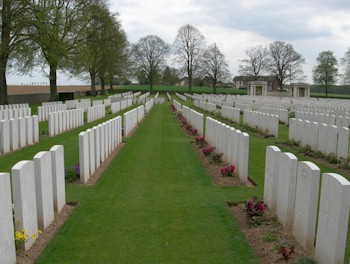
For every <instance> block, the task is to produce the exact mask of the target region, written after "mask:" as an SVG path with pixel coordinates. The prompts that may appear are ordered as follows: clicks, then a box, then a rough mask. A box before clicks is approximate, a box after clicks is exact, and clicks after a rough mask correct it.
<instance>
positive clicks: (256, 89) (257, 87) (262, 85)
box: [248, 81, 267, 96]
mask: <svg viewBox="0 0 350 264" xmlns="http://www.w3.org/2000/svg"><path fill="white" fill-rule="evenodd" d="M248 95H259V96H267V82H263V81H251V82H250V83H249V86H248Z"/></svg>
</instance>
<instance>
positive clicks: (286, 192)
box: [276, 153, 298, 230]
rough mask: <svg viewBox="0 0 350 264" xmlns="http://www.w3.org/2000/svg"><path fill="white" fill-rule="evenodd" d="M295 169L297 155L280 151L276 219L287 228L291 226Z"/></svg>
mask: <svg viewBox="0 0 350 264" xmlns="http://www.w3.org/2000/svg"><path fill="white" fill-rule="evenodd" d="M297 169H298V159H297V157H295V156H294V155H293V154H292V153H281V156H280V166H279V177H278V188H277V207H276V214H277V218H278V220H279V221H280V222H281V224H282V225H283V226H284V227H285V228H286V229H288V230H291V229H292V226H293V218H294V205H295V192H296V183H297Z"/></svg>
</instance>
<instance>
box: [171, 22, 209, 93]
mask: <svg viewBox="0 0 350 264" xmlns="http://www.w3.org/2000/svg"><path fill="white" fill-rule="evenodd" d="M204 48H205V38H204V36H203V35H202V33H201V32H200V31H199V30H198V29H197V28H195V27H193V26H191V25H188V24H187V25H185V26H182V27H181V28H180V29H179V30H178V32H177V35H176V38H175V42H174V52H175V56H176V57H175V61H176V62H177V63H179V64H180V65H181V70H182V72H184V73H186V74H187V76H188V88H189V90H190V91H191V90H192V81H193V78H194V77H195V76H196V74H197V73H198V71H199V69H200V59H201V56H202V53H203V50H204Z"/></svg>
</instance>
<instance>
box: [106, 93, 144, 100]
mask: <svg viewBox="0 0 350 264" xmlns="http://www.w3.org/2000/svg"><path fill="white" fill-rule="evenodd" d="M140 94H141V92H136V93H135V96H139V95H140ZM130 95H131V96H133V93H132V92H125V93H117V94H113V95H110V96H108V98H111V99H112V98H120V97H127V96H130Z"/></svg>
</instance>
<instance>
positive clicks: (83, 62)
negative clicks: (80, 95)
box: [0, 0, 129, 104]
mask: <svg viewBox="0 0 350 264" xmlns="http://www.w3.org/2000/svg"><path fill="white" fill-rule="evenodd" d="M128 57H129V50H128V42H127V38H126V34H125V32H124V31H123V30H122V28H121V26H120V22H119V21H118V14H116V13H111V12H110V11H109V9H108V5H107V0H4V1H1V43H0V104H6V103H8V98H7V83H6V73H7V72H8V71H9V70H11V68H12V67H13V66H14V65H15V66H16V70H18V71H22V72H24V73H28V72H30V71H31V70H32V69H33V68H34V67H35V66H42V67H43V68H45V67H47V66H48V67H49V75H48V78H49V81H50V100H51V101H54V100H56V99H57V71H58V70H64V71H67V72H69V73H71V74H72V75H79V76H84V75H87V74H88V75H89V76H90V78H91V80H92V81H91V83H92V93H95V87H94V82H95V79H96V76H98V77H99V78H100V79H101V83H102V84H103V85H102V87H103V89H104V83H105V81H107V80H112V79H113V77H115V76H118V75H122V74H123V73H124V72H123V71H124V69H127V68H128V67H125V68H124V67H123V65H127V64H128Z"/></svg>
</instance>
